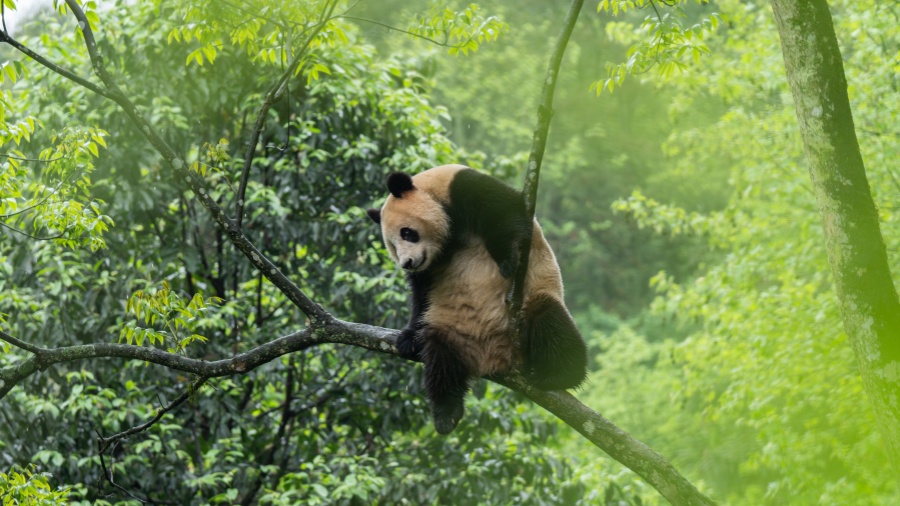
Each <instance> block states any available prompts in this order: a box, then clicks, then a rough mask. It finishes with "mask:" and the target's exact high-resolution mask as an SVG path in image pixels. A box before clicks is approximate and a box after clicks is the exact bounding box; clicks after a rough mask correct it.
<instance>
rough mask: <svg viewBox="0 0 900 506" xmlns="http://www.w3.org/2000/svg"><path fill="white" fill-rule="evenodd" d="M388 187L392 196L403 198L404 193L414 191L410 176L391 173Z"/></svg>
mask: <svg viewBox="0 0 900 506" xmlns="http://www.w3.org/2000/svg"><path fill="white" fill-rule="evenodd" d="M387 187H388V190H389V191H390V192H391V195H393V196H395V197H397V198H398V199H399V198H402V197H403V194H404V193H406V192H408V191H410V190H412V189H413V182H412V178H411V177H410V176H409V174H404V173H402V172H391V173H390V174H389V175H388V177H387Z"/></svg>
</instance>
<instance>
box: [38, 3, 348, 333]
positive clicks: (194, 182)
mask: <svg viewBox="0 0 900 506" xmlns="http://www.w3.org/2000/svg"><path fill="white" fill-rule="evenodd" d="M66 5H68V6H69V8H70V9H71V10H72V13H73V14H74V15H75V18H76V19H77V20H78V25H79V26H80V27H81V31H82V33H83V34H84V41H85V45H86V46H87V50H88V54H89V55H90V58H91V64H92V66H93V68H94V72H95V73H96V74H97V76H98V77H99V78H100V80H101V81H103V84H104V86H106V92H105V94H103V93H101V95H103V96H105V97H107V98H109V99H110V100H112V101H114V102H115V103H116V104H118V105H119V107H120V108H121V109H122V110H123V111H124V112H125V114H126V115H127V116H128V118H129V119H130V120H131V121H132V122H133V123H134V124H135V126H137V127H138V129H139V130H140V131H141V133H143V134H144V137H146V138H147V140H148V141H150V143H151V144H152V145H153V147H154V148H156V150H157V151H158V152H159V153H160V154H161V155H162V156H163V158H164V159H165V160H166V162H167V163H168V164H169V166H171V167H172V169H174V170H175V173H176V174H177V175H178V177H180V178H182V179H183V180H184V182H185V183H187V184H188V186H189V187H190V189H191V190H192V191H193V192H194V193H195V194H196V196H197V198H198V199H199V200H200V203H201V204H203V207H205V208H206V209H207V211H209V213H210V214H211V215H212V217H213V219H214V220H215V222H216V223H218V225H219V227H220V228H221V229H222V231H224V232H225V234H226V235H227V236H228V238H229V240H230V241H231V242H232V244H234V246H235V247H236V248H237V249H238V250H239V251H241V252H242V253H243V254H244V255H246V256H247V258H248V259H249V260H250V262H251V263H252V264H253V265H254V266H255V267H256V268H257V269H259V270H260V272H261V273H262V274H263V275H264V276H265V277H266V278H267V279H268V280H269V281H271V282H272V284H274V285H275V286H276V287H278V289H279V290H281V291H282V293H284V294H285V296H287V298H288V299H290V301H291V302H293V303H294V304H295V305H296V306H297V307H298V308H300V309H301V310H302V311H303V312H304V313H305V314H306V316H307V317H309V318H310V320H311V321H312V323H313V324H314V325H315V324H320V323H325V322H328V321H331V320H333V318H334V317H333V316H331V315H330V314H328V313H327V312H326V311H325V310H324V309H322V307H321V306H319V305H318V304H316V303H315V302H313V301H312V300H311V299H309V298H308V297H307V296H306V294H304V293H303V291H302V290H300V288H299V287H297V285H295V284H294V283H293V282H292V281H291V280H290V279H288V278H287V276H285V275H284V273H282V272H281V271H280V270H279V269H278V268H277V267H276V266H275V264H273V263H272V262H271V261H270V260H269V259H268V258H266V257H265V256H264V255H263V254H262V253H261V252H260V251H259V250H258V249H257V248H256V246H254V245H253V243H251V242H250V240H249V239H247V237H246V236H244V234H243V233H242V232H241V230H240V228H239V227H238V226H237V223H235V221H234V220H233V219H231V218H230V217H228V216H227V215H226V214H225V212H224V211H223V210H222V208H221V207H219V205H218V204H217V203H216V201H215V200H213V198H212V197H211V196H210V194H209V191H207V189H206V184H205V183H204V182H203V180H201V179H200V177H199V176H198V175H197V174H196V173H195V172H193V171H191V170H190V169H189V168H188V166H187V164H186V163H185V162H184V160H182V159H181V157H179V156H178V155H177V154H176V153H175V151H174V150H173V149H172V148H171V146H169V145H168V143H166V142H165V141H164V140H163V138H162V136H160V135H159V133H158V132H157V131H156V129H155V128H153V125H151V124H150V122H149V121H147V119H146V118H145V117H144V116H143V114H141V112H140V111H139V110H138V109H137V107H135V106H134V104H133V103H132V102H131V100H129V99H128V97H127V96H125V94H124V93H122V91H121V90H120V89H119V87H118V85H116V82H115V80H114V79H113V77H112V76H111V75H110V74H109V72H108V71H107V70H106V67H105V65H104V63H103V58H102V56H101V55H100V52H99V50H98V49H97V43H96V41H95V38H94V33H93V31H92V30H91V26H90V24H89V23H88V19H87V16H85V14H84V11H82V10H81V7H80V6H79V5H78V2H76V1H75V0H66ZM38 63H41V64H42V65H45V66H46V64H45V63H43V62H42V61H38ZM48 68H50V70H53V71H54V72H56V71H57V70H56V68H57V67H56V66H48ZM62 75H63V76H64V77H69V76H67V75H65V74H62ZM79 84H81V83H79Z"/></svg>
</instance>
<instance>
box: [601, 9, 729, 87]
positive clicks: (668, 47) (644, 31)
mask: <svg viewBox="0 0 900 506" xmlns="http://www.w3.org/2000/svg"><path fill="white" fill-rule="evenodd" d="M689 3H690V2H688V1H687V0H673V1H666V0H662V1H654V0H621V1H620V0H602V1H601V2H600V3H599V4H598V5H597V12H600V11H603V12H608V13H612V15H613V16H618V15H619V13H620V12H621V13H622V14H623V15H625V14H626V13H628V11H629V10H631V12H632V13H634V12H635V9H643V10H651V9H652V10H653V12H652V13H649V14H647V15H646V17H644V19H643V21H642V22H641V23H640V25H639V27H637V28H634V27H633V25H632V23H630V22H628V21H623V22H614V23H609V24H607V25H606V34H607V36H608V37H609V38H610V39H611V40H614V41H616V42H619V43H622V44H628V45H629V48H628V60H627V61H625V62H624V63H618V64H607V66H606V72H607V74H608V77H607V78H606V79H605V80H603V81H602V82H601V81H596V82H594V83H593V84H591V89H593V90H595V91H596V92H597V95H599V94H600V93H601V92H602V91H603V89H604V88H605V89H608V90H609V91H610V92H612V91H613V90H614V89H615V88H616V87H618V86H621V85H622V83H623V82H624V81H625V78H626V77H627V76H629V75H631V76H635V75H641V74H645V73H647V72H649V71H650V70H651V69H653V68H654V67H655V68H656V71H657V74H658V75H659V76H660V77H663V78H668V77H672V76H673V75H674V74H675V72H676V71H679V72H683V71H685V70H686V69H687V68H688V62H693V63H697V62H698V61H699V60H700V57H701V56H702V55H704V54H709V48H708V47H707V45H706V43H705V39H707V38H708V37H710V36H711V35H712V34H713V33H714V32H715V31H716V29H717V28H718V26H719V23H720V22H722V21H724V20H723V18H722V16H721V15H720V14H718V13H716V12H713V13H711V14H710V15H709V17H703V16H701V17H700V19H699V20H698V22H696V23H694V24H691V25H690V26H686V25H685V23H684V21H685V20H687V19H688V18H689V14H688V10H687V9H686V7H685V5H686V4H689ZM696 3H697V4H699V5H704V4H708V3H709V2H708V0H697V1H696ZM648 7H649V8H650V9H647V8H648Z"/></svg>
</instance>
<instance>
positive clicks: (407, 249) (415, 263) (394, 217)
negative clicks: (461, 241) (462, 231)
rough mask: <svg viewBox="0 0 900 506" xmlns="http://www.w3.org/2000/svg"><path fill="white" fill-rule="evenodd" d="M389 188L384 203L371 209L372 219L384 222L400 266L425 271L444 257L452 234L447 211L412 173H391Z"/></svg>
mask: <svg viewBox="0 0 900 506" xmlns="http://www.w3.org/2000/svg"><path fill="white" fill-rule="evenodd" d="M387 188H388V190H389V191H390V192H391V194H390V195H388V198H387V200H386V201H385V203H384V206H383V207H382V208H381V210H378V209H369V210H368V215H369V218H371V219H372V221H374V222H375V223H378V224H380V225H381V235H382V237H383V238H384V244H385V246H387V249H388V253H389V254H390V256H391V259H392V260H393V261H394V262H395V263H396V264H397V265H399V266H400V267H402V268H403V269H405V270H407V271H409V272H421V271H424V270H426V269H427V268H428V267H429V266H430V265H432V263H433V262H434V260H435V259H436V258H438V256H440V254H441V251H442V250H443V248H444V243H445V242H446V240H447V237H448V236H449V234H450V218H449V216H448V215H447V211H446V210H445V209H444V206H443V205H442V204H441V203H440V202H439V201H438V200H437V199H435V197H434V195H432V193H431V192H429V191H426V190H425V189H421V188H417V187H416V186H415V184H414V181H413V178H412V177H410V176H409V175H408V174H403V173H400V172H394V173H393V174H391V175H389V176H388V178H387Z"/></svg>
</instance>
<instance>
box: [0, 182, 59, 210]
mask: <svg viewBox="0 0 900 506" xmlns="http://www.w3.org/2000/svg"><path fill="white" fill-rule="evenodd" d="M68 182H69V181H68V178H66V179H65V180H64V181H60V182H59V185H57V187H56V189H55V190H53V191H52V192H50V194H49V195H47V196H46V197H44V198H43V199H41V201H40V202H38V203H37V204H34V205H33V206H28V207H26V208H25V209H20V210H18V211H16V212H14V213H9V214H4V215H3V216H0V220H5V219H7V218H12V217H13V216H18V215H20V214H22V213H27V212H28V211H31V210H32V209H34V208H35V207H38V206H40V205H42V204H43V203H44V202H47V200H48V199H49V198H50V197H52V196H54V195H56V192H58V191H59V190H60V188H62V187H63V185H64V184H65V183H68Z"/></svg>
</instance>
